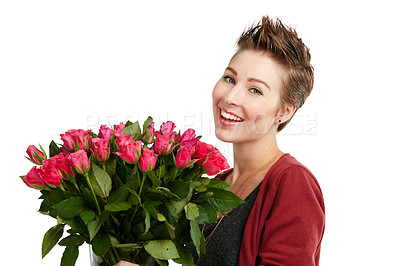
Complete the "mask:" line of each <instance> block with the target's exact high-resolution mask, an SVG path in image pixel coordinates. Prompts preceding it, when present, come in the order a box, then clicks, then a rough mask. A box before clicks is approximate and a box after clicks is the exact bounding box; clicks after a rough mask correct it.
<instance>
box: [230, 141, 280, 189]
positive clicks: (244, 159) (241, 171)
mask: <svg viewBox="0 0 400 266" xmlns="http://www.w3.org/2000/svg"><path fill="white" fill-rule="evenodd" d="M278 153H282V152H281V151H280V150H279V148H278V144H277V142H276V137H275V135H274V136H266V138H264V139H258V140H256V141H251V142H242V143H234V144H233V157H234V167H233V174H232V177H231V178H232V183H235V182H236V180H237V179H238V178H239V177H247V176H248V175H249V174H251V173H253V172H255V171H257V170H259V168H260V167H262V166H263V165H264V164H265V163H267V162H268V161H270V160H271V159H273V158H274V157H275V156H276V155H277V154H278Z"/></svg>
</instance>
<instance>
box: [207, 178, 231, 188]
mask: <svg viewBox="0 0 400 266" xmlns="http://www.w3.org/2000/svg"><path fill="white" fill-rule="evenodd" d="M206 187H207V188H218V189H223V190H229V189H230V188H231V184H229V183H227V182H225V181H222V180H220V179H218V178H212V179H210V183H209V184H208V185H207V186H206Z"/></svg>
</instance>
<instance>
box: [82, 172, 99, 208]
mask: <svg viewBox="0 0 400 266" xmlns="http://www.w3.org/2000/svg"><path fill="white" fill-rule="evenodd" d="M85 177H86V182H87V183H88V185H89V187H90V190H91V191H92V194H93V197H94V201H95V202H96V207H97V211H98V213H99V215H100V214H101V210H100V205H99V202H98V201H97V197H96V194H95V193H94V190H93V186H92V183H91V182H90V179H89V175H88V174H87V173H86V174H85Z"/></svg>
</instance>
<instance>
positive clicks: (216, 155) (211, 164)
mask: <svg viewBox="0 0 400 266" xmlns="http://www.w3.org/2000/svg"><path fill="white" fill-rule="evenodd" d="M207 168H209V169H208V171H207V175H210V176H211V175H215V174H218V173H219V172H221V171H223V170H225V169H228V168H229V164H228V161H227V160H226V158H225V157H224V156H223V155H222V154H221V152H220V151H219V150H218V149H217V148H215V150H214V151H213V152H212V153H211V155H210V157H208V159H207V161H206V162H205V163H204V164H203V169H207Z"/></svg>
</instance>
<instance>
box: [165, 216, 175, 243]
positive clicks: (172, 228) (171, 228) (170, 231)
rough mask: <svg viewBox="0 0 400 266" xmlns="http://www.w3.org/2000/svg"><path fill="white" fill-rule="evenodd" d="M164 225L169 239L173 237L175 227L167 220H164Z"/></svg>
mask: <svg viewBox="0 0 400 266" xmlns="http://www.w3.org/2000/svg"><path fill="white" fill-rule="evenodd" d="M164 224H165V227H166V228H167V231H168V234H169V236H170V237H171V239H174V238H175V227H173V226H172V225H171V224H170V223H169V222H168V221H166V220H165V221H164Z"/></svg>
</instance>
